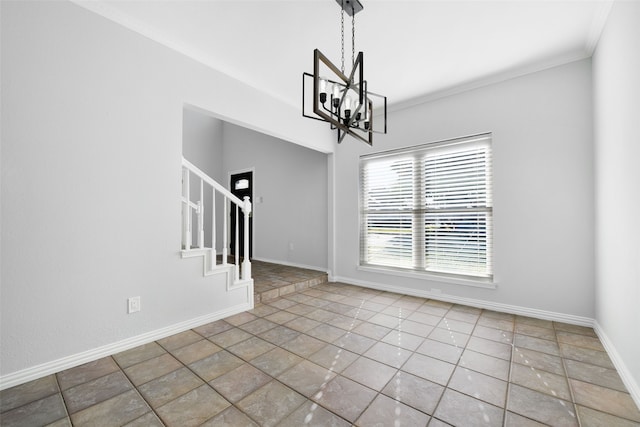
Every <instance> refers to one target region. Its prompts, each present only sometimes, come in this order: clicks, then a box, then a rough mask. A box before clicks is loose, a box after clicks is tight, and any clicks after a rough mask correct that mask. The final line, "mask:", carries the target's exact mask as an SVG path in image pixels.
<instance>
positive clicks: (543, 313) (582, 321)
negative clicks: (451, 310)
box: [330, 276, 594, 327]
mask: <svg viewBox="0 0 640 427" xmlns="http://www.w3.org/2000/svg"><path fill="white" fill-rule="evenodd" d="M331 279H332V280H330V281H332V282H340V283H346V284H349V285H357V286H362V287H365V288H371V289H378V290H381V291H388V292H395V293H398V294H404V295H411V296H416V297H422V298H429V299H435V300H439V301H445V302H451V303H455V304H463V305H468V306H472V307H477V308H484V309H487V310H494V311H500V312H503V313H511V314H517V315H520V316H528V317H535V318H537V319H544V320H553V321H556V322H563V323H570V324H572V325H580V326H589V327H593V325H594V320H593V319H591V318H589V317H583V316H574V315H572V314H565V313H557V312H554V311H547V310H538V309H536V308H528V307H521V306H517V305H510V304H502V303H498V302H492V301H486V300H478V299H473V298H464V297H459V296H455V295H448V294H443V293H433V292H431V291H427V290H421V289H413V288H405V287H402V286H393V285H388V284H383V283H377V282H369V281H364V280H356V279H351V278H348V277H339V276H332V277H331Z"/></svg>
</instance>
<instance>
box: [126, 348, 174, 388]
mask: <svg viewBox="0 0 640 427" xmlns="http://www.w3.org/2000/svg"><path fill="white" fill-rule="evenodd" d="M180 367H182V364H181V363H180V362H179V361H178V360H176V358H174V357H173V356H172V355H170V354H168V353H167V354H163V355H162V356H158V357H154V358H153V359H149V360H145V361H144V362H140V363H138V364H137V365H133V366H130V367H128V368H127V369H125V370H124V372H125V374H127V376H128V377H129V379H130V380H131V382H132V383H133V384H134V385H136V386H139V385H141V384H144V383H146V382H149V381H151V380H153V379H156V378H158V377H161V376H163V375H165V374H168V373H169V372H172V371H175V370H176V369H179V368H180Z"/></svg>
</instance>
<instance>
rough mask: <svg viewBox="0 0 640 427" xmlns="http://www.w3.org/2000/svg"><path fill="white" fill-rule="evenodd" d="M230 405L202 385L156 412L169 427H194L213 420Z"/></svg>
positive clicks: (205, 385)
mask: <svg viewBox="0 0 640 427" xmlns="http://www.w3.org/2000/svg"><path fill="white" fill-rule="evenodd" d="M230 405H231V404H230V403H229V402H227V401H226V400H225V399H224V398H223V397H222V396H220V395H219V394H218V393H216V391H215V390H213V389H212V388H211V387H210V386H209V385H208V384H204V385H202V386H200V387H198V388H196V389H194V390H192V391H190V392H189V393H187V394H184V395H182V396H180V397H179V398H177V399H175V400H172V401H171V402H169V403H167V404H166V405H163V406H161V407H160V408H158V409H157V410H156V412H157V413H158V415H159V416H160V418H161V419H162V421H163V422H164V423H165V424H166V425H167V426H169V427H173V426H176V427H194V426H199V425H201V424H203V423H204V422H205V421H207V420H209V419H210V418H213V417H214V416H216V415H217V414H219V413H220V412H222V411H223V410H225V409H226V408H228V407H229V406H230Z"/></svg>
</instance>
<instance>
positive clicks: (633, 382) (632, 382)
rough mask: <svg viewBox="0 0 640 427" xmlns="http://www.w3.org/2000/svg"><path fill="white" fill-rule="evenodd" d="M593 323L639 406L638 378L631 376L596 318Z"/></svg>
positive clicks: (639, 388)
mask: <svg viewBox="0 0 640 427" xmlns="http://www.w3.org/2000/svg"><path fill="white" fill-rule="evenodd" d="M594 323H595V324H594V327H593V329H594V330H595V331H596V334H597V335H598V338H600V342H602V345H603V346H604V349H605V350H607V353H608V354H609V357H610V358H611V361H612V362H613V365H614V366H615V367H616V370H617V371H618V375H620V378H621V379H622V382H623V383H624V385H625V386H626V387H627V390H628V391H629V394H630V395H631V398H632V399H633V401H634V402H635V403H636V405H637V406H638V408H640V384H638V380H637V379H636V378H633V376H632V375H631V372H629V368H627V365H626V364H625V363H624V361H623V360H622V357H620V353H618V351H617V350H616V348H615V347H614V345H613V343H612V342H611V340H610V339H609V337H608V336H607V334H606V333H605V332H604V330H603V329H602V327H601V326H600V324H599V323H598V321H597V320H596V321H595V322H594Z"/></svg>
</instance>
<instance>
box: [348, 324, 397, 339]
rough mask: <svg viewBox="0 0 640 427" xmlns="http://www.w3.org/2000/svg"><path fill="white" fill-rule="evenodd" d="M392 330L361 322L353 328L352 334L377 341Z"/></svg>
mask: <svg viewBox="0 0 640 427" xmlns="http://www.w3.org/2000/svg"><path fill="white" fill-rule="evenodd" d="M391 331H392V329H391V328H388V327H386V326H382V325H376V324H375V323H370V322H363V323H361V324H359V325H358V326H356V327H355V328H353V332H354V333H356V334H359V335H363V336H365V337H368V338H371V339H374V340H379V339H382V338H384V337H385V336H386V335H387V334H389V332H391Z"/></svg>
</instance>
